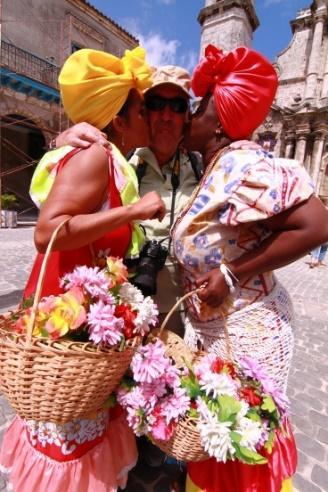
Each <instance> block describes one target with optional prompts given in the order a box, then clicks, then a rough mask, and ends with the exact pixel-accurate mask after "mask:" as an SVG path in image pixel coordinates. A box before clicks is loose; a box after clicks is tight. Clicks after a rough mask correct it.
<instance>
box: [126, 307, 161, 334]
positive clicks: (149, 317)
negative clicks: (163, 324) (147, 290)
mask: <svg viewBox="0 0 328 492" xmlns="http://www.w3.org/2000/svg"><path fill="white" fill-rule="evenodd" d="M132 307H134V306H133V305H132ZM135 307H136V308H137V309H138V314H137V316H136V319H135V320H134V324H135V328H134V330H133V333H135V334H138V335H142V336H143V335H146V334H147V333H148V332H149V326H155V325H156V324H157V321H158V318H157V316H158V309H157V306H156V304H155V303H154V301H153V300H152V298H151V297H145V298H144V300H143V301H142V304H140V305H138V306H135Z"/></svg>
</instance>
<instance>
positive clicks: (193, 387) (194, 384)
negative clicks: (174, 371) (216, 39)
mask: <svg viewBox="0 0 328 492" xmlns="http://www.w3.org/2000/svg"><path fill="white" fill-rule="evenodd" d="M181 386H182V388H185V389H186V390H187V391H188V395H189V396H190V398H193V399H196V398H197V397H198V396H199V395H200V394H201V389H200V385H199V383H198V381H197V380H196V379H195V378H193V377H190V376H189V377H184V378H182V379H181Z"/></svg>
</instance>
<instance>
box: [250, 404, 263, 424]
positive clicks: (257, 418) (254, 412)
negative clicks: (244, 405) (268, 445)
mask: <svg viewBox="0 0 328 492" xmlns="http://www.w3.org/2000/svg"><path fill="white" fill-rule="evenodd" d="M259 409H260V408H259V406H256V407H250V408H249V410H248V411H247V414H246V416H247V417H248V418H249V419H251V420H253V422H261V416H260V415H259V413H258V412H259Z"/></svg>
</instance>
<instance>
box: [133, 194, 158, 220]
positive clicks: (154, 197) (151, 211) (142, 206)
mask: <svg viewBox="0 0 328 492" xmlns="http://www.w3.org/2000/svg"><path fill="white" fill-rule="evenodd" d="M131 211H132V214H133V220H147V219H158V220H159V221H160V222H161V221H162V220H163V218H164V216H165V213H166V208H165V203H164V202H163V200H162V199H161V197H160V196H159V194H158V193H157V192H156V191H150V192H149V193H146V194H145V195H144V196H143V197H142V198H140V200H138V201H137V202H136V203H134V204H133V205H131Z"/></svg>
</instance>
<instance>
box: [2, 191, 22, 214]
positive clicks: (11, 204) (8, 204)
mask: <svg viewBox="0 0 328 492" xmlns="http://www.w3.org/2000/svg"><path fill="white" fill-rule="evenodd" d="M17 202H18V201H17V197H16V195H13V194H12V193H4V194H3V195H1V209H2V210H15V209H16V206H17Z"/></svg>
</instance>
